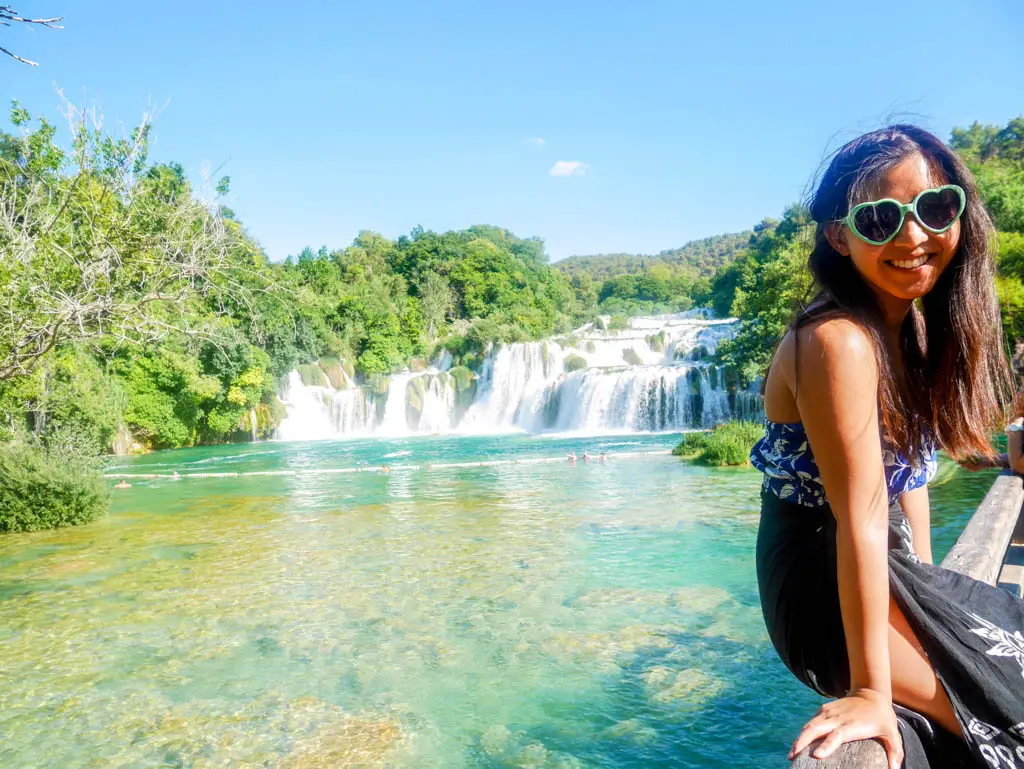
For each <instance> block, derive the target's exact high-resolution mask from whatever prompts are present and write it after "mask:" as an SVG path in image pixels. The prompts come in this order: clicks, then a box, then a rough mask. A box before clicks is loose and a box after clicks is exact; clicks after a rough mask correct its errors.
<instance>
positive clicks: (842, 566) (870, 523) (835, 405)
mask: <svg viewBox="0 0 1024 769" xmlns="http://www.w3.org/2000/svg"><path fill="white" fill-rule="evenodd" d="M799 342H800V344H799V350H800V352H799V356H800V358H799V371H800V382H799V387H798V388H797V408H798V409H799V411H800V418H801V421H802V422H803V425H804V428H805V429H806V431H807V437H808V440H809V441H810V447H811V450H812V451H813V453H814V457H815V460H816V461H817V464H818V469H819V470H820V472H821V479H822V483H823V485H824V487H825V493H826V496H827V497H828V502H829V505H830V507H831V508H832V513H833V515H834V516H835V518H836V529H837V534H836V552H837V561H838V564H837V566H838V582H839V604H840V609H841V611H842V618H843V629H844V631H845V634H846V643H847V651H848V654H849V660H850V694H849V696H847V697H846V698H844V699H842V700H839V701H838V702H836V703H830V705H827V706H825V707H824V708H823V709H822V711H820V712H819V714H818V715H817V716H815V718H814V719H812V720H811V722H809V723H808V725H807V726H806V727H804V731H803V732H802V733H801V735H800V737H799V738H798V739H797V742H796V743H795V744H794V747H793V750H794V753H796V752H799V751H800V750H802V749H803V747H806V745H808V744H810V743H811V742H812V741H813V740H815V739H817V738H819V737H822V736H825V735H828V736H827V737H826V739H825V742H824V743H822V745H821V746H820V747H819V748H818V750H817V751H816V752H815V755H816V756H818V757H824V756H825V755H828V754H829V753H831V752H832V751H833V750H834V749H835V748H836V747H838V746H839V745H840V744H841V743H842V742H846V741H848V740H853V739H863V738H866V737H878V738H879V739H881V740H882V741H883V743H884V744H885V745H886V751H887V753H888V754H889V760H890V764H892V765H894V766H898V765H899V762H898V760H897V759H898V758H900V757H901V755H900V754H901V743H900V740H899V735H898V732H897V730H896V718H895V715H894V714H893V711H892V680H891V677H890V669H889V645H888V633H889V579H888V556H887V547H888V494H887V493H886V488H885V474H884V471H883V468H882V447H881V439H880V437H879V426H878V365H877V361H876V359H875V354H874V348H873V346H872V344H871V341H870V339H869V338H868V336H867V334H866V333H865V332H864V331H863V330H862V329H861V328H860V327H859V326H857V325H856V324H854V323H853V322H852V321H848V320H843V319H832V320H828V321H825V322H823V323H820V324H818V325H816V326H812V327H808V328H807V329H804V330H802V331H801V332H800V339H799Z"/></svg>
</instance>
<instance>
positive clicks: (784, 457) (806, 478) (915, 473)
mask: <svg viewBox="0 0 1024 769" xmlns="http://www.w3.org/2000/svg"><path fill="white" fill-rule="evenodd" d="M750 463H751V464H752V465H753V466H754V467H756V468H757V469H758V470H760V471H761V472H762V473H764V483H763V484H762V487H761V488H762V490H763V491H770V492H771V493H772V494H774V495H775V496H777V497H779V498H780V499H784V500H786V501H788V502H795V503H796V504H798V505H803V506H804V507H824V506H826V505H827V504H828V500H827V499H826V498H825V487H824V486H823V485H822V483H821V474H820V473H819V472H818V463H817V462H815V461H814V454H813V453H811V447H810V445H809V444H808V442H807V433H806V432H804V426H803V425H802V424H801V423H800V422H792V423H790V422H772V421H770V420H767V419H766V420H765V435H764V437H763V438H762V439H761V440H759V441H758V442H757V443H756V444H755V445H754V448H752V449H751V450H750ZM882 464H883V465H884V466H885V483H886V486H887V487H888V489H889V504H890V505H891V504H892V503H893V502H895V501H896V499H897V498H898V497H899V496H900V495H901V494H905V493H906V492H908V491H911V490H913V489H917V488H920V487H921V486H924V485H926V484H927V483H928V482H929V481H930V480H931V479H932V478H934V477H935V471H936V469H937V468H938V462H937V460H936V452H935V446H934V443H933V442H931V441H927V440H926V441H925V448H924V450H923V451H922V453H921V457H920V460H919V461H918V462H917V464H916V465H915V464H913V463H911V462H908V461H907V459H906V457H904V456H903V454H902V452H900V451H898V450H896V449H895V448H894V447H893V446H892V444H891V443H889V441H888V440H887V439H886V438H885V436H884V435H883V436H882Z"/></svg>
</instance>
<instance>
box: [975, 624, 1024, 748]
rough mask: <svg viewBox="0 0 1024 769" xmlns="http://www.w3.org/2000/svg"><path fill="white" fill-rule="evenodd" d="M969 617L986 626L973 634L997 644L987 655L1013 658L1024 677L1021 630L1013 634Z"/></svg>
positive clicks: (1022, 636) (1023, 643)
mask: <svg viewBox="0 0 1024 769" xmlns="http://www.w3.org/2000/svg"><path fill="white" fill-rule="evenodd" d="M967 616H968V617H970V618H971V619H973V620H975V621H977V622H980V623H981V624H982V625H983V626H984V627H979V628H971V632H972V633H974V634H976V635H980V636H981V637H982V638H984V639H985V640H986V641H991V642H992V643H994V644H995V646H993V647H992V648H991V649H989V650H988V651H987V652H985V653H986V654H987V655H989V656H990V657H1012V658H1013V659H1014V660H1015V661H1016V662H1017V664H1018V665H1020V674H1021V677H1024V634H1021V632H1020V631H1019V630H1016V631H1014V632H1012V633H1011V632H1010V631H1009V630H1003V629H1002V628H1001V627H997V626H996V625H993V624H992V623H991V622H989V621H988V620H987V619H984V618H982V617H979V616H978V615H977V614H968V615H967ZM1020 727H1021V724H1017V726H1015V727H1014V729H1018V728H1020Z"/></svg>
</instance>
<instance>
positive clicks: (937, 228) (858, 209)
mask: <svg viewBox="0 0 1024 769" xmlns="http://www.w3.org/2000/svg"><path fill="white" fill-rule="evenodd" d="M966 206H967V194H966V193H965V192H964V191H963V188H962V187H960V186H959V185H956V184H946V185H944V186H942V187H936V188H935V189H931V190H924V191H923V192H921V193H919V194H918V196H917V197H916V198H914V200H913V201H912V202H910V203H900V202H899V201H898V200H893V199H892V198H884V199H883V200H873V201H871V202H870V203H858V204H857V205H855V206H854V207H853V208H852V209H851V210H850V213H848V214H847V215H846V216H845V217H843V218H842V219H836V220H835V221H837V222H840V223H842V224H845V225H846V226H847V227H849V228H850V231H851V232H852V233H853V234H854V235H856V236H857V237H858V238H860V239H861V240H863V241H864V242H866V243H870V244H871V245H873V246H881V245H884V244H885V243H888V242H889V241H890V240H892V239H893V238H895V237H896V235H897V234H898V233H899V231H900V229H901V228H902V227H903V221H904V219H906V216H907V214H908V213H913V214H914V218H915V219H917V223H918V224H920V225H921V226H922V227H923V228H924V229H926V230H928V232H932V233H935V234H936V235H940V234H942V233H943V232H945V231H946V230H948V229H949V228H950V227H952V226H953V225H954V224H956V220H957V219H959V218H960V215H961V214H962V213H963V212H964V208H966Z"/></svg>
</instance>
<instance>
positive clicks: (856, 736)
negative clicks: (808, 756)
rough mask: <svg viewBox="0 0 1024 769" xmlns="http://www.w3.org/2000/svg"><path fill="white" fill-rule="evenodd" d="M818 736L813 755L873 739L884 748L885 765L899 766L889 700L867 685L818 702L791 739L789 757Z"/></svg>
mask: <svg viewBox="0 0 1024 769" xmlns="http://www.w3.org/2000/svg"><path fill="white" fill-rule="evenodd" d="M822 737H824V738H825V739H824V741H823V742H822V743H821V744H820V745H819V746H818V747H817V748H816V749H815V750H814V752H813V753H812V755H813V756H814V758H818V759H822V758H828V757H829V756H830V755H832V753H834V752H835V750H836V748H838V747H839V746H840V745H842V744H843V743H844V742H853V741H854V740H868V739H876V740H878V741H879V742H881V743H882V747H883V748H885V754H886V756H888V759H889V769H899V768H900V765H901V764H902V763H903V740H902V738H901V737H900V732H899V728H898V727H897V726H896V713H895V712H894V711H893V709H892V702H891V701H890V700H889V699H888V698H887V697H884V696H883V695H881V694H879V693H878V692H876V691H872V690H871V689H859V690H857V691H856V692H854V693H853V694H850V695H848V696H846V697H843V698H842V699H841V700H834V701H832V702H826V703H825V704H824V705H822V706H821V708H819V709H818V712H817V713H816V714H815V716H814V718H812V719H811V720H810V721H808V722H807V725H806V726H805V727H804V728H803V730H802V731H801V732H800V735H799V736H798V737H797V738H796V742H794V743H793V747H792V748H791V749H790V751H789V759H790V761H792V760H793V759H794V758H796V757H797V756H798V755H799V754H800V752H801V751H802V750H803V749H804V748H806V747H807V746H808V745H810V744H811V743H812V742H814V741H815V740H817V739H820V738H822Z"/></svg>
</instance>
